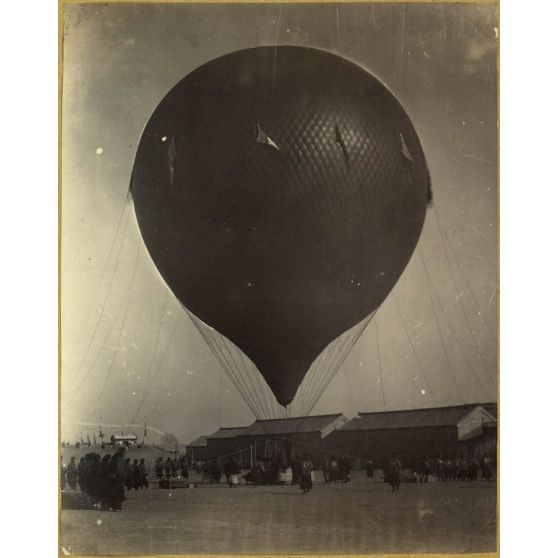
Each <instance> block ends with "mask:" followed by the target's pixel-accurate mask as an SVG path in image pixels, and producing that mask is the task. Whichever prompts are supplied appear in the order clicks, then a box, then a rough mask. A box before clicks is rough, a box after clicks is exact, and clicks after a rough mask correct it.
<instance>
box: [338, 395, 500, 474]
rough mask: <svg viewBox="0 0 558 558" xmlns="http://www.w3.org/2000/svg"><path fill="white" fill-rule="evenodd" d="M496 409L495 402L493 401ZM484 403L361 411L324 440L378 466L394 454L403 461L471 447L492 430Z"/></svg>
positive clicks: (493, 419) (493, 421)
mask: <svg viewBox="0 0 558 558" xmlns="http://www.w3.org/2000/svg"><path fill="white" fill-rule="evenodd" d="M491 405H492V407H490V406H489V405H486V407H489V408H492V409H494V408H495V404H491ZM486 407H485V406H484V404H471V405H459V406H454V407H438V408H429V409H413V410H406V411H385V412H374V413H359V414H358V415H357V416H356V417H355V418H354V419H352V420H350V421H349V422H347V423H346V424H345V425H344V426H343V427H342V428H340V429H339V430H337V431H336V432H333V433H332V434H331V436H329V437H328V439H327V447H329V448H330V449H331V451H332V452H336V453H342V454H347V455H349V456H351V457H352V458H353V459H355V460H365V459H369V458H372V459H373V460H374V461H375V462H376V463H378V464H379V465H380V466H382V465H385V464H387V462H388V459H389V457H390V455H391V454H392V453H396V454H397V455H398V457H399V458H400V459H401V461H402V462H403V465H404V466H410V465H411V464H412V463H413V461H414V459H415V456H417V455H438V454H442V455H448V454H457V455H459V454H462V453H468V452H472V451H474V448H475V444H476V442H475V439H476V438H477V437H478V436H487V432H488V429H491V430H490V432H492V433H493V434H494V433H495V431H496V427H497V419H496V417H495V416H494V415H493V414H492V413H490V412H489V411H488V410H487V408H486Z"/></svg>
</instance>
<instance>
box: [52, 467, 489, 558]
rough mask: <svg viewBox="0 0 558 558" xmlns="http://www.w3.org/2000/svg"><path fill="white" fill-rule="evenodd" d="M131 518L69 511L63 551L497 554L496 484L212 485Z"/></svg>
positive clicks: (136, 508)
mask: <svg viewBox="0 0 558 558" xmlns="http://www.w3.org/2000/svg"><path fill="white" fill-rule="evenodd" d="M123 507H124V509H123V511H122V512H116V513H115V512H101V511H95V510H91V511H89V510H63V511H62V514H61V539H60V542H61V546H62V547H63V549H61V553H69V554H78V555H87V554H96V555H99V554H100V555H111V554H128V555H141V554H196V553H204V554H255V553H257V554H261V553H273V554H300V553H337V554H344V553H351V554H366V553H407V552H423V553H425V552H427V553H434V552H444V553H449V552H452V553H453V552H492V551H495V550H496V483H495V482H490V483H483V482H473V483H467V482H447V483H430V484H402V485H401V489H400V491H399V492H398V493H392V492H391V488H390V487H389V486H388V485H387V484H384V483H380V482H371V481H370V480H368V479H367V478H366V477H365V476H364V475H363V474H361V473H357V474H356V475H355V479H354V481H353V482H352V483H351V484H337V485H328V486H324V485H323V484H322V483H321V482H319V481H318V482H315V483H314V489H313V490H312V492H311V493H310V494H309V495H308V496H303V495H302V494H301V492H300V490H299V489H298V487H296V486H261V487H252V486H239V487H235V488H229V487H228V486H226V485H219V486H217V485H203V486H198V487H197V488H191V489H176V490H172V491H170V492H169V491H168V490H162V489H158V488H152V489H150V490H146V491H139V492H128V494H127V500H126V501H125V502H124V506H123Z"/></svg>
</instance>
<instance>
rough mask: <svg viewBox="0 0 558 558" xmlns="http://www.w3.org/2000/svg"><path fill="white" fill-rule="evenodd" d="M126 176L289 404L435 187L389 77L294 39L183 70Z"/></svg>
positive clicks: (195, 304) (171, 257)
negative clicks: (379, 77)
mask: <svg viewBox="0 0 558 558" xmlns="http://www.w3.org/2000/svg"><path fill="white" fill-rule="evenodd" d="M131 188H132V194H133V198H134V202H135V209H136V214H137V219H138V222H139V226H140V229H141V233H142V235H143V239H144V241H145V243H146V245H147V248H148V250H149V252H150V254H151V256H152V258H153V260H154V262H155V264H156V266H157V267H158V269H159V270H160V272H161V274H162V276H163V277H164V279H165V281H166V282H167V284H168V285H169V287H170V288H171V289H172V291H173V292H174V294H175V295H176V296H177V297H178V299H179V300H180V301H181V302H182V303H183V304H184V306H185V307H186V308H188V310H190V311H191V312H192V313H193V314H195V315H196V316H197V317H198V318H200V319H201V320H202V321H203V322H205V323H206V324H208V325H210V326H212V327H213V328H215V329H216V330H218V331H219V332H220V333H221V334H223V335H224V336H226V337H227V338H228V339H230V340H231V341H232V342H234V343H235V344H236V345H237V346H238V347H239V348H241V349H242V350H243V351H244V352H245V353H246V355H247V356H248V357H250V359H251V360H252V361H253V362H254V364H255V365H256V366H257V367H258V369H259V370H260V372H261V373H262V375H263V377H264V378H265V379H266V381H267V383H268V384H269V386H270V388H271V389H272V391H273V393H274V394H275V395H276V397H277V400H278V402H279V403H280V404H282V405H287V404H288V403H289V402H290V401H291V400H292V399H293V397H294V395H295V393H296V390H297V388H298V386H299V385H300V383H301V381H302V379H303V377H304V375H305V373H306V371H307V370H308V368H309V366H310V364H311V363H312V361H313V360H314V359H315V358H316V356H317V355H318V354H319V353H320V352H321V351H322V350H323V349H324V348H325V347H326V346H327V344H328V343H329V342H330V341H332V340H333V339H335V338H336V337H337V336H338V335H340V334H341V333H342V332H344V331H346V330H347V329H348V328H350V327H351V326H353V325H354V324H355V323H357V322H358V321H360V320H362V319H363V318H364V317H366V316H367V315H369V314H370V313H371V312H373V311H374V310H375V309H376V308H378V306H379V305H380V304H381V303H382V301H383V300H384V299H385V298H386V296H387V295H388V293H389V291H390V290H391V288H392V287H393V285H394V284H395V282H396V281H397V279H398V278H399V276H400V275H401V273H402V271H403V270H404V268H405V266H406V265H407V263H408V261H409V259H410V257H411V255H412V253H413V250H414V248H415V246H416V243H417V241H418V238H419V235H420V232H421V229H422V226H423V222H424V217H425V211H426V206H427V202H428V199H429V192H430V189H429V176H428V170H427V167H426V163H425V159H424V155H423V152H422V149H421V145H420V142H419V139H418V137H417V134H416V132H415V130H414V129H413V126H412V124H411V122H410V120H409V118H408V116H407V115H406V113H405V111H404V110H403V108H402V107H401V105H400V104H399V103H398V102H397V100H396V99H395V97H394V96H393V95H392V94H391V93H390V92H389V91H388V90H387V89H386V87H385V86H384V85H382V84H381V83H380V82H379V81H378V80H377V79H375V78H374V77H373V76H372V75H371V74H369V73H368V72H367V71H365V70H363V69H362V68H360V67H358V66H356V65H355V64H352V63H350V62H348V61H347V60H345V59H343V58H340V57H339V56H335V55H333V54H330V53H327V52H324V51H320V50H315V49H310V48H302V47H287V46H280V47H262V48H254V49H249V50H242V51H238V52H234V53H232V54H228V55H226V56H223V57H221V58H218V59H216V60H213V61H211V62H209V63H207V64H205V65H203V66H201V67H200V68H198V69H196V70H195V71H193V72H192V73H191V74H189V75H188V76H187V77H185V78H184V79H183V80H182V81H180V82H179V83H178V85H176V86H175V87H174V88H173V89H172V90H171V91H170V93H169V94H168V95H167V96H166V97H165V98H164V99H163V101H162V102H161V103H160V104H159V106H158V107H157V108H156V110H155V112H154V113H153V115H152V117H151V119H150V120H149V122H148V124H147V126H146V128H145V131H144V132H143V135H142V138H141V142H140V144H139V148H138V151H137V156H136V160H135V164H134V170H133V175H132V185H131Z"/></svg>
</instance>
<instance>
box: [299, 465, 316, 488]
mask: <svg viewBox="0 0 558 558" xmlns="http://www.w3.org/2000/svg"><path fill="white" fill-rule="evenodd" d="M313 468H314V467H313V466H312V461H310V460H309V459H305V460H304V461H303V462H302V463H301V467H300V489H301V490H302V492H303V494H308V493H309V492H310V490H312V470H313Z"/></svg>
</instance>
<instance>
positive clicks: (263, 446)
mask: <svg viewBox="0 0 558 558" xmlns="http://www.w3.org/2000/svg"><path fill="white" fill-rule="evenodd" d="M346 422H347V418H346V417H345V416H344V415H343V414H341V413H337V414H332V415H318V416H310V417H293V418H286V419H269V420H257V421H256V422H254V423H252V424H251V425H250V426H248V427H247V428H246V429H245V430H244V431H243V432H242V433H241V434H239V435H238V439H239V445H240V447H241V448H242V449H243V450H244V456H246V450H248V451H250V455H251V457H252V458H255V457H257V456H262V457H266V456H267V457H271V456H275V455H277V454H278V453H282V452H287V453H288V454H290V455H293V454H294V455H295V456H297V455H303V454H306V453H307V454H310V455H311V456H312V458H313V459H314V460H315V461H318V460H321V459H322V458H323V457H324V456H325V455H326V453H327V450H326V449H324V447H325V446H324V440H326V439H327V438H328V437H329V436H330V435H331V434H332V433H333V432H335V431H337V430H338V429H339V428H341V427H342V426H343V425H344V424H345V423H346Z"/></svg>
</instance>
